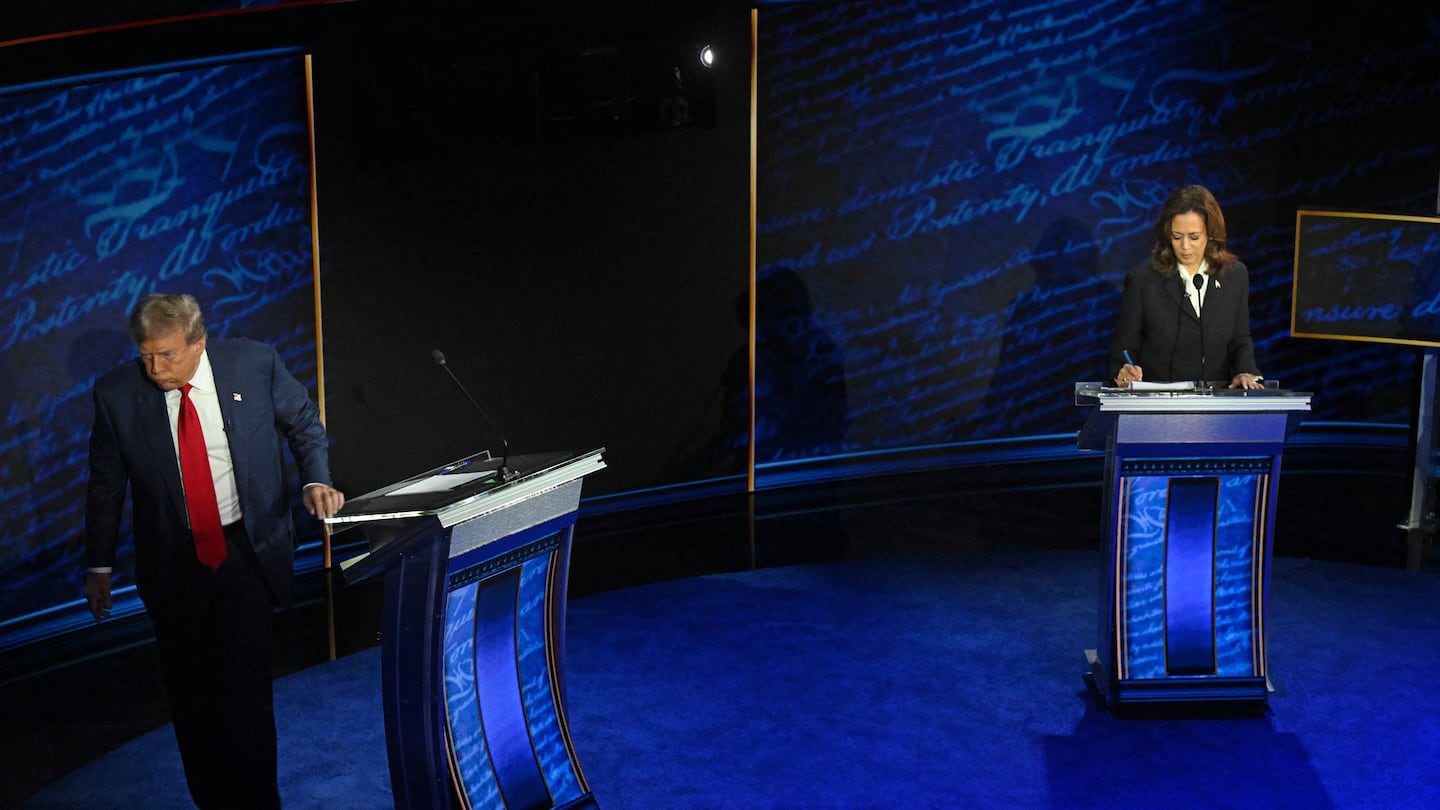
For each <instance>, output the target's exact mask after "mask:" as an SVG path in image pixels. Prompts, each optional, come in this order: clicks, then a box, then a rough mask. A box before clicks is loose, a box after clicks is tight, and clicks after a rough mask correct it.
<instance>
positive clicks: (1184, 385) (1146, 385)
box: [1130, 380, 1195, 391]
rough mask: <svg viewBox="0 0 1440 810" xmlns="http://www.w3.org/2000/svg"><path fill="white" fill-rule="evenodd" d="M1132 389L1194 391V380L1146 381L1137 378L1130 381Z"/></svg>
mask: <svg viewBox="0 0 1440 810" xmlns="http://www.w3.org/2000/svg"><path fill="white" fill-rule="evenodd" d="M1130 390H1131V391H1194V390H1195V383H1193V382H1145V381H1144V380H1136V381H1134V382H1132V383H1130Z"/></svg>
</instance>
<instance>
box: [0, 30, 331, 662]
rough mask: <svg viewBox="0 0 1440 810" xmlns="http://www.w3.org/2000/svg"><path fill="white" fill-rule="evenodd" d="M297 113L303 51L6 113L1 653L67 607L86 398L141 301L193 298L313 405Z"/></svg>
mask: <svg viewBox="0 0 1440 810" xmlns="http://www.w3.org/2000/svg"><path fill="white" fill-rule="evenodd" d="M307 111H308V105H307V91H306V75H305V65H304V60H303V57H302V56H299V55H296V54H269V55H263V56H258V57H257V58H254V59H251V60H248V61H238V62H237V61H232V62H230V63H228V64H209V65H192V66H187V67H183V68H180V67H167V68H163V69H159V70H157V71H156V72H149V73H145V74H141V75H129V76H118V75H116V76H106V77H98V78H97V77H90V78H87V79H84V80H82V81H81V82H80V83H70V84H57V85H54V86H45V87H28V88H18V89H16V90H14V91H12V92H10V93H9V94H8V95H4V96H3V97H0V176H3V177H4V178H5V182H4V184H3V188H0V287H3V291H4V295H3V300H0V391H3V392H4V394H3V401H0V420H3V430H0V581H3V582H4V583H5V586H4V588H3V589H0V637H3V635H4V632H3V631H4V630H5V628H6V627H10V628H11V629H12V630H13V629H14V626H15V623H16V622H17V621H19V620H20V619H28V620H34V619H35V618H36V614H43V613H45V612H46V611H47V610H50V609H51V608H52V607H53V606H57V605H64V604H66V603H71V605H72V606H73V603H74V600H76V599H78V598H79V596H80V584H81V579H82V574H83V570H84V569H83V560H84V556H83V547H84V540H83V516H84V502H85V484H86V481H87V478H88V470H87V465H86V459H87V440H88V434H89V427H90V420H91V400H90V389H91V386H92V384H93V382H94V380H95V378H96V377H97V376H98V375H100V374H101V373H103V372H104V371H106V370H108V369H109V368H110V367H112V366H114V365H115V364H116V363H118V362H121V361H122V360H124V359H126V358H128V357H131V356H133V354H134V346H133V345H132V344H131V343H130V340H129V338H128V337H127V336H126V335H125V334H124V328H125V322H126V315H127V313H128V312H129V310H130V309H131V308H132V307H133V305H134V304H135V303H136V301H137V300H138V299H139V298H140V297H141V296H143V295H145V294H147V293H150V292H153V291H164V292H190V293H192V294H194V295H195V296H196V297H197V298H198V299H199V300H200V302H201V304H202V306H204V307H205V308H206V311H207V320H208V323H209V326H210V334H211V335H212V336H219V337H223V336H246V337H254V338H256V339H260V340H265V341H267V342H270V343H272V344H274V345H276V346H277V348H278V349H279V350H280V352H281V354H282V356H283V357H284V359H285V361H286V362H287V363H288V364H289V366H290V368H291V370H292V371H293V372H294V373H295V374H296V376H297V377H298V378H299V379H300V380H301V381H302V382H304V383H305V384H306V385H307V386H308V387H310V388H311V390H312V391H313V390H314V389H315V386H316V332H315V314H314V313H315V309H314V307H315V297H314V262H313V253H314V252H313V249H312V247H311V188H312V182H311V168H310V162H311V161H310V135H309V127H308V123H307V120H308V119H307ZM306 528H308V529H310V532H309V533H310V534H317V535H318V531H319V529H318V525H317V524H314V523H313V521H311V522H310V523H309V524H306ZM132 550H133V549H132V547H131V545H130V543H129V538H128V536H127V537H126V538H125V545H124V546H122V549H121V559H120V560H119V561H118V566H117V572H118V575H119V576H120V581H119V584H121V585H126V584H129V583H128V579H129V577H130V573H131V569H130V565H129V563H130V556H131V553H132ZM73 612H74V613H75V615H76V616H77V617H78V616H79V615H80V613H82V611H80V610H79V609H78V608H74V609H73Z"/></svg>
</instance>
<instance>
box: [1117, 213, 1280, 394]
mask: <svg viewBox="0 0 1440 810" xmlns="http://www.w3.org/2000/svg"><path fill="white" fill-rule="evenodd" d="M1110 368H1111V369H1114V374H1113V377H1114V379H1115V383H1116V384H1117V385H1120V386H1128V385H1130V383H1132V382H1135V381H1137V380H1143V379H1149V380H1151V381H1182V382H1191V381H1216V382H1220V383H1221V384H1225V383H1226V382H1227V381H1228V384H1229V386H1230V387H1231V388H1261V387H1262V379H1263V378H1262V377H1261V376H1260V372H1259V370H1258V369H1257V368H1256V366H1255V343H1254V341H1252V340H1251V339H1250V274H1249V271H1248V270H1247V269H1246V268H1245V264H1244V263H1243V262H1241V261H1240V260H1239V259H1237V258H1235V255H1234V254H1233V253H1231V252H1230V251H1228V250H1226V249H1225V216H1224V214H1222V213H1221V212H1220V204H1219V203H1217V202H1216V201H1215V196H1214V195H1213V194H1211V193H1210V191H1209V190H1208V189H1206V188H1205V187H1204V186H1196V185H1191V186H1184V187H1182V188H1179V189H1176V190H1175V191H1174V192H1173V193H1171V195H1170V197H1169V199H1167V200H1166V201H1165V205H1164V206H1163V207H1162V208H1161V209H1160V215H1159V216H1158V217H1157V218H1156V220H1155V245H1154V247H1152V248H1151V250H1150V264H1149V266H1146V267H1141V268H1138V269H1136V270H1133V271H1131V272H1130V273H1129V275H1127V276H1126V277H1125V290H1124V292H1123V293H1122V294H1121V297H1120V316H1119V318H1118V319H1117V325H1116V329H1115V342H1114V343H1113V344H1112V345H1111V347H1110Z"/></svg>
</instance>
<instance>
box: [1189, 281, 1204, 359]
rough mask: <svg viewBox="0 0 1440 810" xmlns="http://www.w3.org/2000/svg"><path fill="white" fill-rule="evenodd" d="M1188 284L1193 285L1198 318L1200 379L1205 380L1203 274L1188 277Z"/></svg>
mask: <svg viewBox="0 0 1440 810" xmlns="http://www.w3.org/2000/svg"><path fill="white" fill-rule="evenodd" d="M1190 283H1191V284H1194V285H1195V307H1196V312H1198V313H1199V316H1198V317H1199V318H1200V378H1201V381H1202V382H1203V381H1204V378H1205V299H1204V298H1203V297H1201V295H1200V291H1201V290H1203V289H1205V274H1204V273H1196V274H1195V275H1193V276H1191V277H1190Z"/></svg>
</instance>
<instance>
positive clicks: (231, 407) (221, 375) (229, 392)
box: [207, 341, 248, 481]
mask: <svg viewBox="0 0 1440 810" xmlns="http://www.w3.org/2000/svg"><path fill="white" fill-rule="evenodd" d="M207 353H208V354H209V356H210V373H211V374H213V375H214V376H215V400H216V402H217V403H218V404H219V405H220V418H221V419H223V420H225V442H226V444H228V445H229V446H230V464H231V465H232V466H233V467H234V468H235V480H236V481H240V480H242V478H243V476H242V475H241V473H242V470H241V468H242V467H243V466H244V464H245V459H243V458H241V456H242V455H243V453H242V452H240V451H242V450H243V449H244V448H243V446H241V445H242V444H243V443H239V442H236V441H235V437H236V436H245V435H248V434H247V432H246V431H245V429H244V426H245V415H246V412H245V397H244V392H242V391H240V390H239V388H238V384H239V383H238V380H239V376H240V375H239V374H237V373H236V370H235V366H234V363H233V362H232V360H231V356H230V352H229V351H227V350H226V348H225V345H224V344H223V343H221V342H219V341H215V342H213V343H211V344H210V346H209V348H208V349H207Z"/></svg>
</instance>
